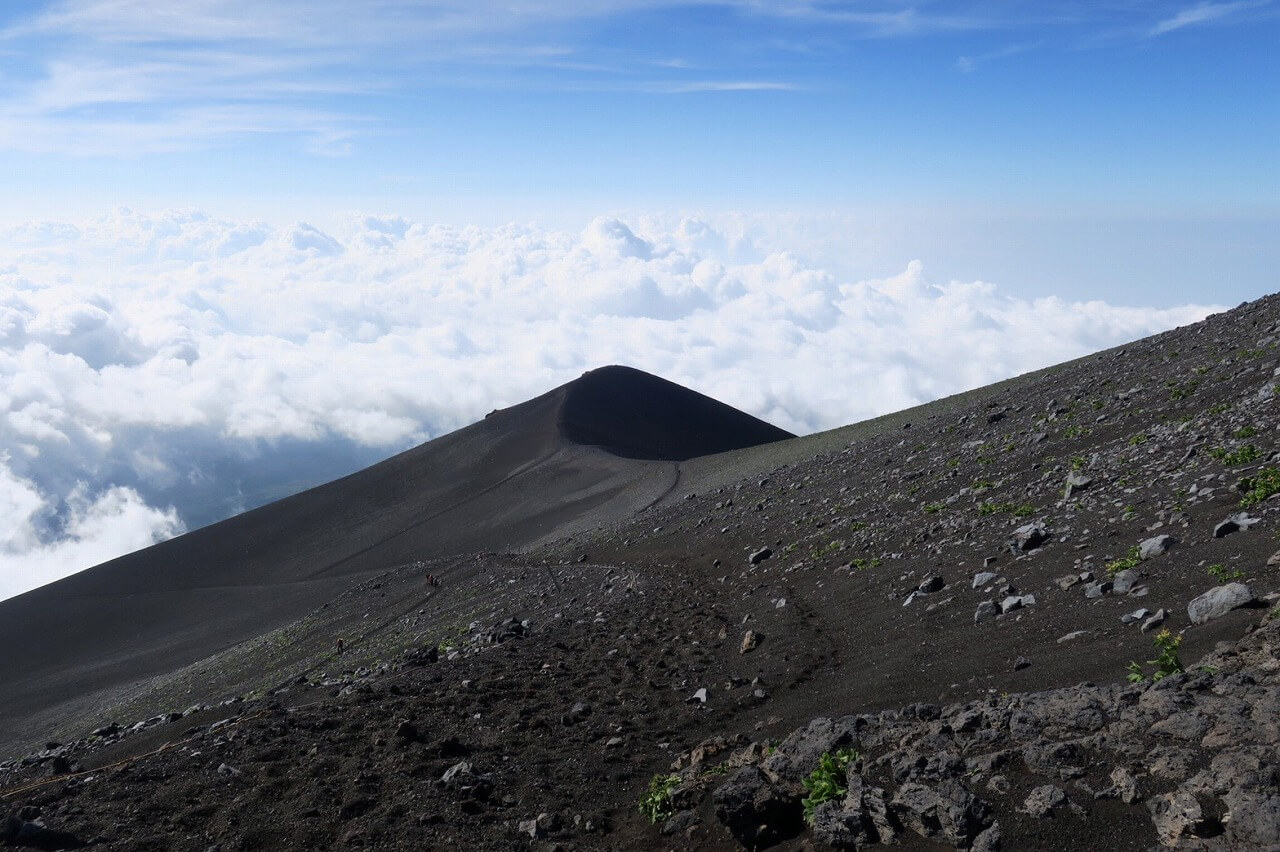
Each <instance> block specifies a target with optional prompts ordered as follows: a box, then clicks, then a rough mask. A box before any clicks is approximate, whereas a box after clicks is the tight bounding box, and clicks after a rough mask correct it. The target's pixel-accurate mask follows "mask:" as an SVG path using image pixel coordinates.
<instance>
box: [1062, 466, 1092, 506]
mask: <svg viewBox="0 0 1280 852" xmlns="http://www.w3.org/2000/svg"><path fill="white" fill-rule="evenodd" d="M1090 485H1093V477H1092V476H1085V475H1084V474H1083V473H1080V472H1079V471H1074V470H1073V471H1072V472H1071V473H1069V474H1067V484H1066V487H1065V488H1063V490H1062V499H1063V500H1070V499H1071V498H1072V497H1074V496H1076V495H1077V494H1079V493H1080V492H1081V491H1084V490H1086V489H1087V488H1088V487H1089V486H1090Z"/></svg>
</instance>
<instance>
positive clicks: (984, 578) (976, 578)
mask: <svg viewBox="0 0 1280 852" xmlns="http://www.w3.org/2000/svg"><path fill="white" fill-rule="evenodd" d="M995 578H996V575H995V574H992V573H991V572H990V571H981V572H979V573H977V574H974V575H973V588H975V589H977V588H981V587H982V586H985V585H986V584H987V583H990V582H991V581H992V580H994V579H995Z"/></svg>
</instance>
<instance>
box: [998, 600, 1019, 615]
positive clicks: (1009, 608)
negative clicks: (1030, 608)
mask: <svg viewBox="0 0 1280 852" xmlns="http://www.w3.org/2000/svg"><path fill="white" fill-rule="evenodd" d="M1021 608H1022V596H1021V595H1009V596H1008V597H1007V598H1005V599H1004V600H1002V601H1000V614H1001V615H1008V614H1009V613H1011V612H1013V611H1014V610H1015V609H1021Z"/></svg>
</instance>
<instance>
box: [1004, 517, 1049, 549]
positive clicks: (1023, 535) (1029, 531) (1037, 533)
mask: <svg viewBox="0 0 1280 852" xmlns="http://www.w3.org/2000/svg"><path fill="white" fill-rule="evenodd" d="M1048 540H1049V533H1048V531H1047V530H1045V528H1044V526H1042V525H1041V524H1035V523H1032V524H1023V525H1022V526H1020V527H1018V528H1017V529H1016V530H1014V531H1013V537H1012V539H1011V541H1010V543H1011V545H1012V546H1013V547H1014V548H1015V549H1016V550H1021V551H1024V552H1025V551H1028V550H1035V549H1036V548H1037V547H1039V546H1040V545H1042V544H1044V543H1045V542H1046V541H1048Z"/></svg>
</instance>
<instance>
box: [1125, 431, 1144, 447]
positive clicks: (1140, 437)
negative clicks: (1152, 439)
mask: <svg viewBox="0 0 1280 852" xmlns="http://www.w3.org/2000/svg"><path fill="white" fill-rule="evenodd" d="M1146 442H1147V436H1146V435H1145V434H1144V433H1142V432H1139V433H1138V434H1136V435H1134V436H1133V437H1132V438H1130V439H1129V446H1131V447H1140V446H1142V445H1143V444H1145V443H1146Z"/></svg>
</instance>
